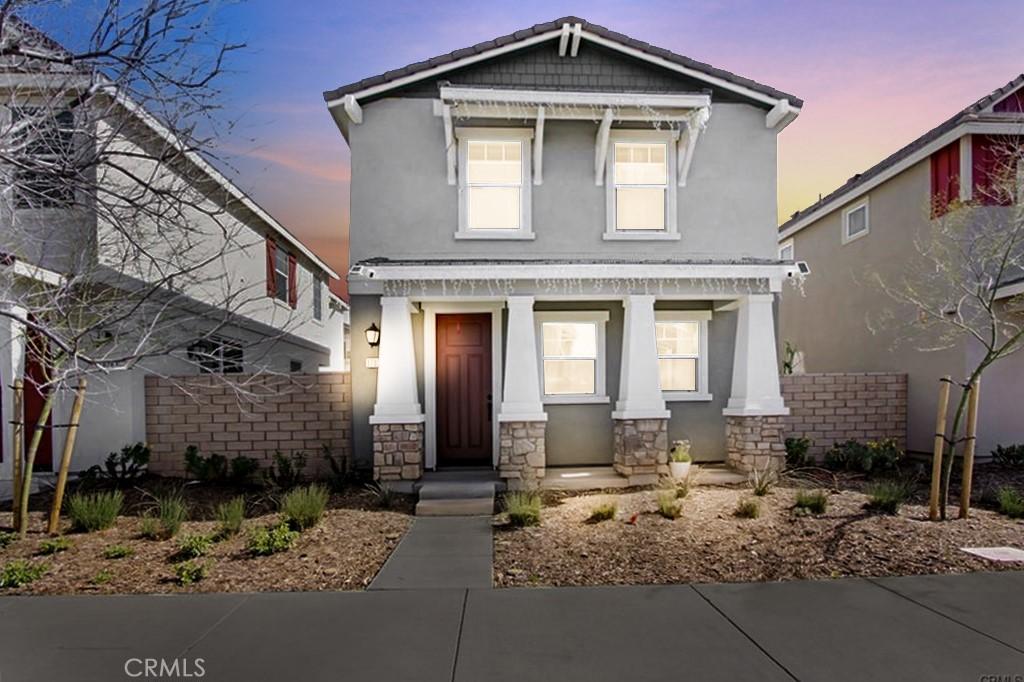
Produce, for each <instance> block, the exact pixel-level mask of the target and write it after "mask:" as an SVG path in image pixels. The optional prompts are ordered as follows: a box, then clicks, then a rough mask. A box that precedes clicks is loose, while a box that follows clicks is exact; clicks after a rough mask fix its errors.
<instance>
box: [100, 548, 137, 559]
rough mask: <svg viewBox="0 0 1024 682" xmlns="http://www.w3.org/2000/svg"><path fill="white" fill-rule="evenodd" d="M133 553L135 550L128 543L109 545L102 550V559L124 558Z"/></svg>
mask: <svg viewBox="0 0 1024 682" xmlns="http://www.w3.org/2000/svg"><path fill="white" fill-rule="evenodd" d="M133 554H135V550H134V549H132V548H131V547H129V546H128V545H111V546H110V547H107V548H106V549H104V550H103V558H104V559H125V558H127V557H130V556H132V555H133Z"/></svg>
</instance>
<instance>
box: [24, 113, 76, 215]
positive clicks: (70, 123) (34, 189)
mask: <svg viewBox="0 0 1024 682" xmlns="http://www.w3.org/2000/svg"><path fill="white" fill-rule="evenodd" d="M12 118H13V122H14V123H24V124H25V127H24V128H22V129H21V130H20V131H19V133H18V135H17V136H16V143H21V145H23V146H21V149H19V150H18V151H20V152H21V154H22V155H23V158H24V162H25V167H24V168H18V169H17V170H15V172H14V184H15V188H16V192H15V206H16V207H17V208H62V207H67V206H70V205H71V204H72V203H73V202H74V197H75V192H74V176H73V175H72V174H70V173H67V172H66V171H62V169H67V168H69V167H70V165H71V154H72V151H73V141H74V132H75V130H74V128H75V117H74V115H73V114H72V112H70V111H61V112H58V113H56V114H51V113H48V112H46V111H45V110H44V109H41V108H38V107H22V108H20V109H14V110H13V113H12Z"/></svg>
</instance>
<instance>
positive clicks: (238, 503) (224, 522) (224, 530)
mask: <svg viewBox="0 0 1024 682" xmlns="http://www.w3.org/2000/svg"><path fill="white" fill-rule="evenodd" d="M214 516H216V517H217V534H218V535H220V536H221V537H225V538H226V537H230V536H232V535H237V534H238V532H239V531H241V530H242V521H244V520H245V498H244V497H234V498H232V499H231V500H229V501H227V502H221V503H220V504H218V505H217V508H216V509H214Z"/></svg>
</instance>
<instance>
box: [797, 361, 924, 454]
mask: <svg viewBox="0 0 1024 682" xmlns="http://www.w3.org/2000/svg"><path fill="white" fill-rule="evenodd" d="M782 396H783V398H784V399H785V401H786V406H787V407H789V410H790V415H789V416H788V417H786V422H785V423H786V430H785V437H787V438H790V437H803V438H809V439H810V440H811V441H812V442H813V445H812V446H811V455H813V456H815V457H817V458H819V459H820V458H821V457H822V455H824V453H825V451H826V450H828V449H829V448H830V447H831V446H832V445H833V444H834V443H836V442H841V441H844V440H851V439H853V440H858V441H871V440H881V439H883V438H895V439H896V440H897V441H898V442H899V444H900V447H902V448H905V447H906V442H907V375H906V374H895V373H889V372H866V373H855V372H848V373H829V374H790V375H786V376H783V377H782Z"/></svg>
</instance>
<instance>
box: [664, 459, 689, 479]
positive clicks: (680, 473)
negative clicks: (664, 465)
mask: <svg viewBox="0 0 1024 682" xmlns="http://www.w3.org/2000/svg"><path fill="white" fill-rule="evenodd" d="M690 464H692V462H669V463H668V470H669V473H671V474H672V478H674V479H676V480H677V481H681V480H683V479H684V478H686V477H687V476H689V475H690Z"/></svg>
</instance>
